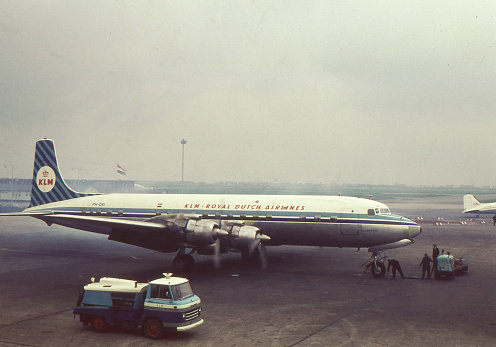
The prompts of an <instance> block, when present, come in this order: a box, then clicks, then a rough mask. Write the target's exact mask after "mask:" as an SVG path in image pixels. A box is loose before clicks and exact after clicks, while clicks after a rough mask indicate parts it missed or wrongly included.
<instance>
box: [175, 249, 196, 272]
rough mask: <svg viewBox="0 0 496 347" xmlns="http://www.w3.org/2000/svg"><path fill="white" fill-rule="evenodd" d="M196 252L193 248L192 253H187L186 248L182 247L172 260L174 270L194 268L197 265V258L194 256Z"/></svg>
mask: <svg viewBox="0 0 496 347" xmlns="http://www.w3.org/2000/svg"><path fill="white" fill-rule="evenodd" d="M194 252H195V250H194V249H193V250H192V251H191V252H190V253H188V254H186V249H185V248H184V247H181V249H179V251H178V252H177V255H176V257H175V258H174V260H173V261H172V267H173V268H174V270H175V271H179V272H181V271H190V270H192V269H193V268H194V267H195V258H193V256H192V254H193V253H194Z"/></svg>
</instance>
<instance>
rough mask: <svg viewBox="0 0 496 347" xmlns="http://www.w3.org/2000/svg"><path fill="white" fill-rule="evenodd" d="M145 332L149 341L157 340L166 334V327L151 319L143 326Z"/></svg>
mask: <svg viewBox="0 0 496 347" xmlns="http://www.w3.org/2000/svg"><path fill="white" fill-rule="evenodd" d="M143 332H144V334H145V336H146V337H148V338H149V339H153V340H157V339H159V338H161V337H162V334H163V333H164V325H163V324H162V322H161V321H159V320H158V319H149V320H147V321H146V323H145V325H144V326H143Z"/></svg>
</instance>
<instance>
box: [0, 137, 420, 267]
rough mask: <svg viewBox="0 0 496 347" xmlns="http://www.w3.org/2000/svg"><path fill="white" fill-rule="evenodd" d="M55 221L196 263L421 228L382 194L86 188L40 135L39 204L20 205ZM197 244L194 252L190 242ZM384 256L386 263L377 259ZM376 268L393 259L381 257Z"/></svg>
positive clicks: (383, 239) (390, 240) (348, 243)
mask: <svg viewBox="0 0 496 347" xmlns="http://www.w3.org/2000/svg"><path fill="white" fill-rule="evenodd" d="M3 216H31V217H34V218H37V219H41V220H43V221H44V222H45V223H47V224H48V225H51V224H58V225H62V226H66V227H70V228H75V229H80V230H86V231H90V232H95V233H100V234H106V235H108V239H109V240H113V241H118V242H123V243H127V244H131V245H136V246H139V247H144V248H148V249H152V250H156V251H160V252H177V256H176V257H175V258H174V261H173V266H174V268H175V269H176V270H179V271H180V270H186V269H189V268H191V267H192V266H193V265H194V259H193V257H192V254H193V253H194V252H196V253H198V254H210V255H216V258H215V259H219V256H220V254H221V253H225V252H229V251H236V252H241V255H242V256H243V258H251V257H254V256H255V255H258V254H260V253H262V255H263V254H264V245H267V246H276V245H303V246H320V247H322V246H324V247H353V248H361V247H368V250H369V252H373V255H375V253H376V252H378V251H382V250H386V249H391V248H397V247H402V246H407V245H410V244H412V243H413V240H412V239H413V238H414V237H415V236H417V235H419V234H420V233H421V228H420V226H419V225H418V224H416V223H415V222H413V221H411V220H409V219H407V218H405V217H402V216H398V215H395V214H392V213H391V212H390V210H389V208H388V207H387V206H386V205H385V204H383V203H380V202H377V201H373V200H368V199H362V198H355V197H344V196H305V195H234V194H233V195H227V194H225V195H218V194H215V195H214V194H85V193H79V192H75V191H74V190H72V189H71V188H69V187H68V186H67V184H66V183H65V181H64V179H63V178H62V175H61V174H60V170H59V167H58V164H57V157H56V153H55V146H54V143H53V141H52V140H49V139H43V140H39V141H38V142H37V143H36V153H35V160H34V170H33V183H32V192H31V204H30V206H29V207H28V208H27V209H25V210H24V211H23V212H20V213H6V214H3ZM187 249H190V250H191V251H190V252H189V253H186V250H187ZM376 264H378V265H376ZM371 271H372V273H373V274H374V276H382V275H383V274H384V272H385V267H384V265H383V264H382V263H380V264H379V263H376V262H374V265H373V266H372V267H371Z"/></svg>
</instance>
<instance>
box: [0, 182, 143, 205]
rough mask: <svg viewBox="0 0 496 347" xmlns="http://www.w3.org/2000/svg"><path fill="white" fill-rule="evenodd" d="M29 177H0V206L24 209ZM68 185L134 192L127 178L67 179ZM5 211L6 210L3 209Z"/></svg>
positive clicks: (85, 189)
mask: <svg viewBox="0 0 496 347" xmlns="http://www.w3.org/2000/svg"><path fill="white" fill-rule="evenodd" d="M31 182H32V180H31V179H21V178H19V179H17V178H14V179H12V178H0V207H1V208H3V209H5V208H7V206H10V208H9V209H12V207H14V209H16V210H17V209H24V208H26V207H27V206H28V205H29V202H30V201H31ZM67 184H68V185H69V187H71V188H72V189H74V190H75V191H79V192H83V193H105V194H108V193H134V187H135V184H134V181H129V180H67ZM4 212H7V211H4Z"/></svg>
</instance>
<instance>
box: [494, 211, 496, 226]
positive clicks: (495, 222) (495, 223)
mask: <svg viewBox="0 0 496 347" xmlns="http://www.w3.org/2000/svg"><path fill="white" fill-rule="evenodd" d="M493 225H495V226H496V214H495V215H494V217H493Z"/></svg>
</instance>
